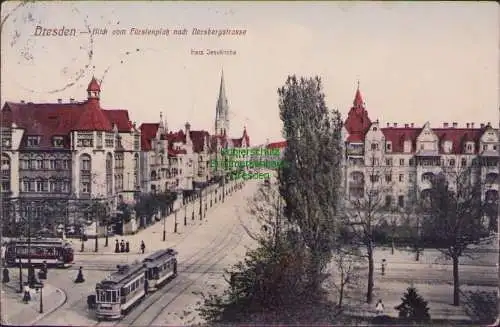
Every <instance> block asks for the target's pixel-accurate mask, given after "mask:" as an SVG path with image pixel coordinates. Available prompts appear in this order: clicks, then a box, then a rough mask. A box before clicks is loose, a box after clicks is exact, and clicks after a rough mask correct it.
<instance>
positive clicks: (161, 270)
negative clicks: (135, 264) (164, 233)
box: [143, 249, 177, 292]
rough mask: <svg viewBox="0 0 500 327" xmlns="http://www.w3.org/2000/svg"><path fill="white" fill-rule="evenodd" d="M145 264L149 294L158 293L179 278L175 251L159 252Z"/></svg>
mask: <svg viewBox="0 0 500 327" xmlns="http://www.w3.org/2000/svg"><path fill="white" fill-rule="evenodd" d="M143 262H144V265H145V267H146V268H147V271H146V279H147V280H148V292H154V291H156V290H157V289H158V288H160V287H162V286H163V285H164V284H165V283H166V282H167V281H168V280H169V279H172V278H175V277H176V276H177V252H176V251H175V250H173V249H165V250H158V251H156V252H155V253H153V254H151V255H150V256H149V257H147V258H146V259H144V261H143Z"/></svg>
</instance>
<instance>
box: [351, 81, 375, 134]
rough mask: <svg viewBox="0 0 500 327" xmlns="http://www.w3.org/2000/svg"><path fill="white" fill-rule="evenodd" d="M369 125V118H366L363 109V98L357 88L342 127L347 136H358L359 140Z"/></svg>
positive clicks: (366, 115)
mask: <svg viewBox="0 0 500 327" xmlns="http://www.w3.org/2000/svg"><path fill="white" fill-rule="evenodd" d="M371 124H372V122H371V120H370V117H368V111H366V109H365V103H364V102H363V96H362V95H361V91H360V90H359V86H358V89H357V90H356V94H355V95H354V101H353V106H352V107H351V109H350V110H349V113H348V114H347V119H346V120H345V123H344V126H345V128H346V129H347V131H348V132H349V134H359V135H358V138H359V137H360V136H363V137H364V135H365V134H366V132H367V131H368V129H369V128H370V125H371Z"/></svg>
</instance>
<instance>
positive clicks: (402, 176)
mask: <svg viewBox="0 0 500 327" xmlns="http://www.w3.org/2000/svg"><path fill="white" fill-rule="evenodd" d="M404 181H405V175H404V174H399V182H401V183H402V182H404Z"/></svg>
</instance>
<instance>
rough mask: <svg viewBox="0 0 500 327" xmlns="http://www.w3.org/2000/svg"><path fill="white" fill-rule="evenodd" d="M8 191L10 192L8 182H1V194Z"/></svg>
mask: <svg viewBox="0 0 500 327" xmlns="http://www.w3.org/2000/svg"><path fill="white" fill-rule="evenodd" d="M9 191H10V182H9V181H3V182H2V192H9Z"/></svg>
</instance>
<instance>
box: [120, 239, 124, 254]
mask: <svg viewBox="0 0 500 327" xmlns="http://www.w3.org/2000/svg"><path fill="white" fill-rule="evenodd" d="M120 252H121V253H123V252H125V241H123V240H122V241H121V242H120Z"/></svg>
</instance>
